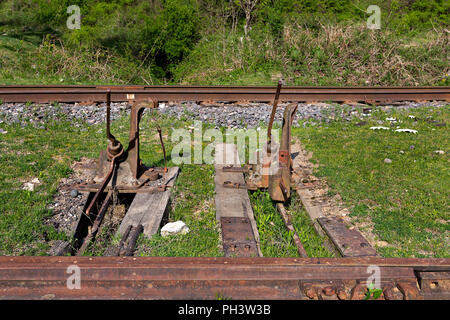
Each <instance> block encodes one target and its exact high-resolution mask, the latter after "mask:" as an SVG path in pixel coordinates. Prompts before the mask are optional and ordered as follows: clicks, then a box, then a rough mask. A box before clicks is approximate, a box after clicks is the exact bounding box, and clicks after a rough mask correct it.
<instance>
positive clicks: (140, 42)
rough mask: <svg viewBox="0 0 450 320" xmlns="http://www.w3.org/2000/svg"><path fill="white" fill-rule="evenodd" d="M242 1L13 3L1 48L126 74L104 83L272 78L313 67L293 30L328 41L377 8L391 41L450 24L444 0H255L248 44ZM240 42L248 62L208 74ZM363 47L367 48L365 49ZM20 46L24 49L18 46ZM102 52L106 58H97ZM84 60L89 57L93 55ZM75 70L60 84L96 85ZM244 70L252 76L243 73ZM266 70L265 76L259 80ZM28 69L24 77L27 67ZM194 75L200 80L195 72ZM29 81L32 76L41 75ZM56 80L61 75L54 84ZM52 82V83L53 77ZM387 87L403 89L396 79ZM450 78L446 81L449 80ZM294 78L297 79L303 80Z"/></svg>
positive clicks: (2, 21)
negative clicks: (25, 45)
mask: <svg viewBox="0 0 450 320" xmlns="http://www.w3.org/2000/svg"><path fill="white" fill-rule="evenodd" d="M251 1H255V0H251ZM243 3H244V1H243V0H228V1H220V0H152V1H148V0H112V1H100V0H7V1H3V2H2V3H0V49H1V47H2V46H4V42H5V41H7V40H8V41H9V43H10V44H12V43H13V42H11V39H6V40H4V39H3V40H2V38H5V37H8V38H12V39H15V40H25V41H28V42H31V43H32V44H34V45H35V46H39V45H41V44H43V43H44V45H45V44H46V45H47V47H48V45H49V43H50V44H52V43H53V44H56V45H58V46H59V47H63V48H64V50H66V54H69V55H72V56H74V55H77V56H78V57H81V60H82V62H80V61H79V63H83V64H87V65H89V64H90V63H91V62H92V60H94V59H96V61H100V62H101V63H102V62H103V63H106V62H110V61H111V60H114V61H116V64H117V65H115V66H114V67H115V69H120V68H122V69H121V70H122V71H121V72H119V73H117V72H116V73H115V74H114V76H113V75H105V77H106V78H108V79H109V81H108V80H107V79H105V80H106V81H105V80H103V81H102V80H101V79H100V81H102V82H114V83H116V82H117V83H123V82H126V83H136V84H140V83H148V82H149V81H150V82H151V83H153V84H155V83H161V82H176V83H181V82H185V83H186V82H187V83H192V82H196V83H199V82H200V83H201V82H204V83H205V84H206V83H210V82H214V81H215V80H216V81H218V82H221V83H227V82H229V81H238V82H268V81H269V80H268V77H267V74H270V73H274V72H275V73H276V72H278V71H280V70H282V72H283V73H286V72H287V73H289V72H290V73H293V72H294V71H293V70H287V71H286V70H285V69H286V65H292V64H293V63H295V62H296V61H297V60H299V59H300V60H302V59H303V60H304V61H306V60H305V57H304V55H305V54H306V55H308V52H306V53H305V52H300V51H299V50H296V49H292V46H288V45H287V44H286V42H287V41H286V35H285V34H284V33H285V30H286V27H288V29H289V27H291V29H292V26H295V27H296V28H297V33H299V34H300V33H301V34H300V35H298V36H299V38H300V39H301V38H302V36H304V37H311V36H312V37H316V38H318V37H323V36H326V34H324V33H323V30H324V28H326V26H330V25H332V26H340V27H342V28H345V27H348V26H357V25H360V26H361V25H364V24H365V21H366V19H367V18H368V17H369V14H368V13H367V12H366V9H367V7H368V6H369V5H371V4H376V5H378V6H380V8H381V13H382V30H383V31H376V32H378V34H384V35H386V34H387V35H388V37H391V38H392V39H398V38H402V39H403V38H411V37H419V39H423V38H425V39H427V38H428V36H427V35H425V33H426V32H428V31H430V30H431V31H432V30H442V29H444V28H446V27H448V25H449V15H448V13H449V9H450V4H449V3H450V2H449V1H445V0H430V1H425V0H415V1H414V0H390V1H366V0H354V1H351V0H258V1H257V4H256V7H255V10H254V11H253V12H252V13H251V19H250V23H249V24H250V27H251V30H250V32H249V35H248V37H247V38H245V39H244V40H245V41H242V38H243V37H244V28H243V26H244V24H245V11H244V10H243V6H242V4H243ZM70 5H78V6H79V7H80V9H81V15H82V19H81V29H79V30H69V29H68V28H67V27H66V21H67V18H68V17H69V15H70V14H69V13H67V8H68V7H69V6H70ZM294 31H295V30H294ZM364 32H366V33H367V32H369V31H368V30H365V31H364ZM240 39H241V40H240ZM239 41H240V42H241V43H242V42H245V43H244V44H243V45H244V46H245V48H244V49H243V50H247V51H248V52H247V54H246V56H245V61H244V63H243V64H244V65H243V66H240V65H239V66H238V67H237V68H236V67H232V69H233V72H234V73H232V74H231V75H228V74H226V72H224V71H223V70H222V73H221V74H220V75H219V76H217V74H214V76H212V77H210V78H208V77H207V76H206V77H204V76H202V72H207V69H211V68H213V67H214V66H213V65H212V64H211V63H208V59H209V60H211V59H212V60H214V59H217V58H216V57H215V56H214V55H215V53H216V52H215V51H217V50H223V51H227V52H228V51H229V50H230V48H229V47H224V43H226V44H227V46H230V45H234V46H238V45H239ZM447 41H448V36H447ZM221 44H222V48H220V45H221ZM360 45H361V48H364V46H365V45H366V44H365V43H361V44H360ZM380 45H382V43H380ZM13 46H14V47H15V48H16V49H17V45H16V44H13ZM265 46H266V47H267V46H269V47H272V48H273V50H274V54H273V55H272V56H270V57H267V54H262V53H266V52H268V51H269V50H270V48H269V49H268V48H265ZM261 49H262V50H264V51H262V50H261ZM335 49H336V50H338V49H339V48H335ZM99 50H100V51H101V54H100V55H98V54H97V55H96V53H98V52H99ZM301 50H303V51H307V50H311V52H310V53H311V54H312V55H314V58H315V59H316V61H321V60H326V59H327V54H329V53H328V52H327V50H328V49H324V48H320V47H311V48H308V47H304V48H301ZM52 52H53V53H55V51H51V52H45V53H44V52H42V50H41V54H47V55H51V53H52ZM22 54H23V52H22ZM86 54H88V55H90V56H91V58H90V59H89V58H88V57H86ZM32 55H33V56H34V55H35V53H32ZM83 55H84V56H83ZM283 55H288V57H287V59H289V61H283V58H284V57H283ZM302 55H303V56H302ZM192 56H194V57H195V58H196V61H197V63H198V66H197V67H195V68H193V65H192V61H191V60H189V57H192ZM198 56H201V57H200V58H199V57H198ZM447 56H448V49H447V48H443V52H441V53H440V55H438V57H437V59H441V60H442V59H445V63H447V64H448V61H447V58H446V57H447ZM0 59H1V55H0ZM99 59H100V60H99ZM227 59H228V60H236V59H238V58H236V56H235V55H233V54H227V56H226V57H222V60H223V61H222V60H221V61H220V62H221V64H222V65H223V67H222V69H226V68H227V63H226V60H227ZM11 61H12V60H11ZM0 62H1V60H0ZM307 63H309V62H307ZM3 65H6V66H8V63H5V62H3ZM252 65H257V66H258V68H253V67H252ZM28 67H29V65H26V66H23V69H25V68H28ZM215 67H217V66H215ZM85 69H86V68H85ZM288 69H289V68H288ZM447 69H448V68H447ZM187 71H188V72H187ZM319 71H320V70H319ZM445 71H446V70H445V68H444V72H445ZM77 72H78V73H79V72H81V73H82V74H84V73H83V72H82V71H80V70H77V71H72V72H71V73H70V74H69V75H67V74H64V77H62V78H63V82H79V81H84V82H93V81H94V80H93V79H94V76H93V75H90V74H89V73H88V72H86V76H82V77H80V78H74V76H73V73H77ZM103 72H105V71H104V70H103ZM243 72H245V73H250V75H249V76H248V77H242V73H243ZM261 72H262V73H264V74H266V75H265V76H260V75H258V73H261ZM302 72H304V71H302ZM311 72H318V70H311ZM321 72H323V73H324V74H325V76H327V75H328V78H335V77H336V75H335V74H334V73H329V72H328V71H327V70H322V71H321ZM24 73H27V72H26V70H25V71H24ZM57 73H58V72H57ZM60 73H61V72H60ZM194 73H197V74H198V75H199V76H198V77H196V76H194ZM327 73H328V74H327ZM0 77H2V78H3V82H14V77H13V76H11V75H2V74H1V73H0ZM11 77H12V78H11ZM27 77H28V78H31V79H33V78H34V77H35V76H33V75H27ZM58 77H59V75H56V76H55V77H54V78H55V79H56V78H58ZM294 78H295V77H294ZM0 80H1V78H0ZM28 80H30V79H28ZM42 80H44V81H45V79H40V81H41V82H42ZM300 80H301V79H300ZM300 80H299V81H300ZM440 80H441V79H431V80H419V83H420V84H435V83H434V82H436V83H439V84H442V83H440V82H439V81H440ZM48 81H49V82H52V81H53V79H52V77H51V76H50V78H49V79H48ZM302 81H303V80H301V81H300V83H303V82H302ZM389 81H391V82H392V84H397V83H396V82H395V79H391V80H389ZM446 81H447V79H445V81H444V82H446ZM16 82H17V79H16ZM297 82H298V81H297ZM297 82H295V81H294V82H293V83H295V84H298V83H297ZM337 82H339V81H337ZM323 83H326V84H333V83H332V81H331V82H330V80H329V79H327V77H325V79H319V80H317V81H315V82H314V81H313V83H312V84H317V85H321V84H323ZM148 84H150V83H148ZM305 84H310V83H305ZM335 84H336V83H335ZM347 84H351V83H347ZM380 84H386V83H380ZM400 84H401V83H400ZM412 84H413V85H414V83H412Z"/></svg>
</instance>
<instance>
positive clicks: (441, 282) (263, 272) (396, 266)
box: [0, 257, 450, 300]
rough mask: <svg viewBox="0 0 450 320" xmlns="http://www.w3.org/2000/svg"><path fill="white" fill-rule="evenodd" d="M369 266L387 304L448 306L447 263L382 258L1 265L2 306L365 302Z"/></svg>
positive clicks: (34, 260)
mask: <svg viewBox="0 0 450 320" xmlns="http://www.w3.org/2000/svg"><path fill="white" fill-rule="evenodd" d="M371 266H377V267H378V268H379V272H380V274H381V275H382V280H381V289H382V290H383V292H382V298H385V299H390V300H402V299H449V298H450V296H449V290H448V285H449V282H450V273H449V272H448V270H449V268H450V261H449V259H386V258H376V257H364V258H334V259H333V258H276V259H275V258H163V257H141V258H135V257H0V288H1V290H0V298H1V299H104V298H105V297H107V298H109V299H217V297H218V296H222V297H227V298H232V299H255V300H260V299H283V300H287V299H306V300H308V299H324V300H327V299H340V300H347V299H356V300H361V299H363V298H364V297H365V285H366V281H367V277H368V274H370V273H368V268H369V267H371ZM74 270H76V271H74ZM75 274H77V275H78V276H79V279H80V281H79V283H78V284H77V283H72V282H71V280H72V279H71V277H72V276H73V275H75ZM68 283H71V284H72V285H73V286H75V287H71V286H70V285H68Z"/></svg>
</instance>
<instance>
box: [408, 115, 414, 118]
mask: <svg viewBox="0 0 450 320" xmlns="http://www.w3.org/2000/svg"><path fill="white" fill-rule="evenodd" d="M408 118H410V119H415V118H416V117H414V116H413V115H409V116H408Z"/></svg>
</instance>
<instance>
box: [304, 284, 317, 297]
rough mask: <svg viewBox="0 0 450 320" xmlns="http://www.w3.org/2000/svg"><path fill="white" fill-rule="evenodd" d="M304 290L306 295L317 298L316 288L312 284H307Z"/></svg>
mask: <svg viewBox="0 0 450 320" xmlns="http://www.w3.org/2000/svg"><path fill="white" fill-rule="evenodd" d="M304 292H305V294H306V296H307V297H308V298H310V299H315V298H317V293H316V290H315V289H314V288H313V287H312V286H305V289H304Z"/></svg>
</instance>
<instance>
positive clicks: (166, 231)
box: [161, 220, 189, 237]
mask: <svg viewBox="0 0 450 320" xmlns="http://www.w3.org/2000/svg"><path fill="white" fill-rule="evenodd" d="M188 232H189V228H188V227H187V226H186V224H185V223H184V222H183V221H181V220H179V221H176V222H170V223H168V224H166V225H165V226H164V227H162V228H161V236H163V237H166V236H169V235H173V234H186V233H188Z"/></svg>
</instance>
